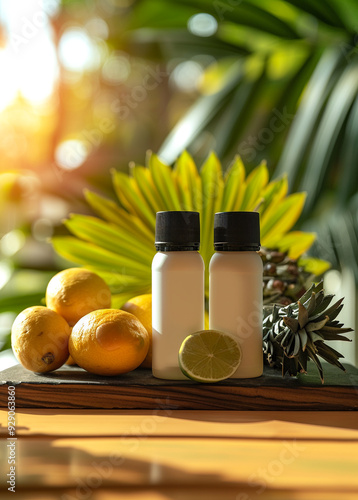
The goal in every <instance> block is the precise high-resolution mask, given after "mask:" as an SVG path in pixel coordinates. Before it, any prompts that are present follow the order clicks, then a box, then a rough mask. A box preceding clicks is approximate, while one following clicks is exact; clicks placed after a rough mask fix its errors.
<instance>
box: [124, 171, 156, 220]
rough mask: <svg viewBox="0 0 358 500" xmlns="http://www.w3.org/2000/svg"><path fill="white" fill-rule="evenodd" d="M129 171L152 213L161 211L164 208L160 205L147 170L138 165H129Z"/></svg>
mask: <svg viewBox="0 0 358 500" xmlns="http://www.w3.org/2000/svg"><path fill="white" fill-rule="evenodd" d="M130 171H131V174H132V176H133V178H134V180H135V181H136V183H137V186H138V188H139V190H140V192H141V194H142V196H143V198H145V200H146V202H147V203H148V205H149V206H150V208H151V209H152V211H153V212H154V213H156V212H160V211H161V210H163V208H164V207H163V205H162V204H161V203H160V196H159V192H158V190H157V188H156V186H155V184H154V182H153V179H152V175H151V173H150V171H149V169H148V168H146V167H142V166H140V165H134V164H131V165H130Z"/></svg>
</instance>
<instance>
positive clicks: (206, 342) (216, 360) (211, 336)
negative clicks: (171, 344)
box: [179, 330, 242, 383]
mask: <svg viewBox="0 0 358 500" xmlns="http://www.w3.org/2000/svg"><path fill="white" fill-rule="evenodd" d="M241 357H242V351H241V347H240V345H239V344H238V342H237V340H236V339H235V338H234V337H232V336H231V335H229V334H228V333H223V332H219V331H218V330H201V331H199V332H196V333H193V334H192V335H189V337H187V338H186V339H185V340H184V341H183V343H182V345H181V347H180V350H179V366H180V368H181V371H182V372H183V373H184V375H186V376H187V377H189V378H191V379H192V380H195V381H197V382H207V383H210V382H219V381H220V380H225V379H226V378H228V377H230V376H231V375H233V374H234V373H235V371H236V370H237V368H238V366H239V365H240V362H241Z"/></svg>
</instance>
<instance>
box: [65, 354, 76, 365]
mask: <svg viewBox="0 0 358 500" xmlns="http://www.w3.org/2000/svg"><path fill="white" fill-rule="evenodd" d="M66 365H69V366H74V365H76V363H75V362H74V361H73V358H72V356H68V360H67V361H66Z"/></svg>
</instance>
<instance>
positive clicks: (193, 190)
mask: <svg viewBox="0 0 358 500" xmlns="http://www.w3.org/2000/svg"><path fill="white" fill-rule="evenodd" d="M112 176H113V184H114V188H115V192H116V194H117V197H118V203H116V202H114V201H112V200H108V199H106V198H103V197H101V196H99V195H98V194H95V193H92V192H90V191H86V193H85V195H86V199H87V201H88V203H89V205H90V206H91V208H92V209H93V210H94V212H96V214H97V215H98V217H94V216H88V215H79V214H71V215H70V216H69V218H68V219H67V220H66V221H65V225H66V227H67V229H68V230H69V231H70V233H72V236H58V237H54V238H53V239H52V243H53V246H54V248H55V250H56V251H57V252H58V253H59V254H60V255H61V256H63V257H65V258H66V259H68V260H69V261H71V262H74V263H76V264H79V265H82V266H86V267H88V268H90V269H93V270H95V271H96V272H97V273H98V274H100V275H101V276H102V277H103V278H104V279H105V280H106V282H107V283H108V284H109V286H110V287H111V290H112V293H113V295H114V302H113V305H114V306H116V307H118V306H120V305H121V304H122V303H123V302H125V301H126V300H127V299H128V298H130V297H132V296H134V295H138V294H140V293H148V292H150V289H151V261H152V259H153V256H154V254H155V247H154V238H155V217H156V212H157V211H160V210H196V211H198V212H200V216H201V254H202V256H203V259H204V261H205V266H206V273H207V277H208V269H209V261H210V258H211V256H212V254H213V224H214V214H215V212H220V211H232V210H238V211H240V210H243V211H251V210H255V209H257V210H259V212H260V215H261V234H262V241H261V243H262V245H263V246H264V247H268V248H271V249H274V248H275V249H278V250H280V251H283V252H288V256H289V257H291V258H294V259H297V258H298V257H300V256H301V255H303V254H304V253H305V252H306V251H307V250H308V249H309V248H310V246H311V245H312V243H313V241H314V239H315V235H314V234H313V233H304V232H301V231H291V229H292V227H293V226H294V225H295V223H296V222H297V220H298V218H299V216H300V214H301V212H302V209H303V206H304V202H305V193H295V194H291V195H289V196H287V179H286V178H285V177H283V178H280V179H277V180H274V181H271V182H270V181H269V173H268V169H267V167H266V164H265V163H264V162H263V163H261V164H260V165H258V166H257V167H256V168H255V169H254V170H253V171H252V172H251V173H250V174H249V175H247V173H246V170H245V166H244V164H243V163H242V161H241V159H240V158H239V157H236V158H235V159H234V161H233V162H232V164H231V166H230V167H229V169H228V170H227V172H226V173H225V174H224V172H223V168H222V165H221V163H220V160H219V159H218V157H217V156H216V155H215V154H214V153H211V154H210V155H209V157H208V158H207V160H206V161H205V163H204V164H203V166H202V167H201V169H200V170H198V168H197V167H196V165H195V163H194V161H193V159H192V157H191V156H190V155H189V154H188V153H187V152H186V151H184V152H183V153H182V154H181V155H180V157H179V158H178V160H177V162H176V164H175V166H174V168H173V169H172V168H171V167H170V166H169V165H167V164H165V163H163V161H161V159H160V158H159V157H158V156H157V155H155V154H151V155H149V156H148V159H147V165H146V166H145V167H143V166H140V165H131V166H130V170H129V173H128V174H127V173H123V172H118V171H115V170H114V171H113V172H112ZM303 262H304V266H305V267H307V268H308V267H309V268H310V273H311V274H314V275H315V274H321V273H322V272H324V271H325V270H326V269H327V268H328V267H329V264H328V263H327V262H324V261H319V260H312V259H310V258H308V257H305V260H304V261H303ZM316 269H317V270H319V273H318V272H315V270H316ZM207 281H208V280H207Z"/></svg>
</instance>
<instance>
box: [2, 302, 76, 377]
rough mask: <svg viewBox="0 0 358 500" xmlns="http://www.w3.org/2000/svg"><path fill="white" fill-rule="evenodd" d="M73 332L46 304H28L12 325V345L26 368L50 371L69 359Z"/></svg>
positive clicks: (34, 370) (40, 371) (35, 370)
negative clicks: (70, 339)
mask: <svg viewBox="0 0 358 500" xmlns="http://www.w3.org/2000/svg"><path fill="white" fill-rule="evenodd" d="M70 333H71V328H70V327H69V325H68V323H67V322H66V321H65V320H64V319H63V318H62V317H61V316H60V315H59V314H57V313H56V312H55V311H52V310H51V309H48V308H47V307H43V306H34V307H29V308H27V309H25V310H24V311H22V312H21V313H20V314H19V315H18V316H17V317H16V319H15V321H14V323H13V325H12V329H11V342H12V348H13V351H14V353H15V356H16V357H17V359H18V360H19V362H20V363H21V364H22V365H23V366H24V367H25V368H27V370H31V371H33V372H39V373H42V372H49V371H52V370H56V369H57V368H59V367H60V366H62V365H63V364H64V363H65V362H66V360H67V359H68V339H69V336H70Z"/></svg>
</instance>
